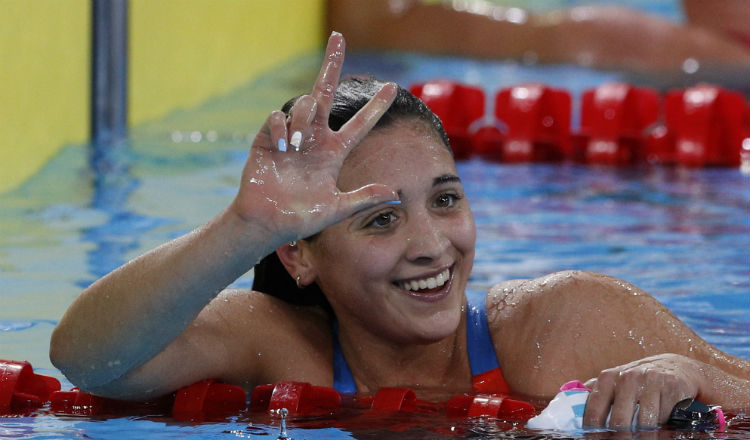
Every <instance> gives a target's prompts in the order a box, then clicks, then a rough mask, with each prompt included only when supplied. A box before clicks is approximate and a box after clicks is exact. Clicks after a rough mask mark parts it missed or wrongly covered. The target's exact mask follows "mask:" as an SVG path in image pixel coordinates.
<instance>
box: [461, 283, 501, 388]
mask: <svg viewBox="0 0 750 440" xmlns="http://www.w3.org/2000/svg"><path fill="white" fill-rule="evenodd" d="M486 301H487V299H486V296H485V294H484V292H481V291H480V292H470V291H467V292H466V307H467V311H466V349H467V350H468V352H469V365H470V366H471V375H472V376H476V375H478V374H481V373H484V372H486V371H488V370H492V369H495V368H500V363H499V362H498V361H497V354H496V353H495V346H494V345H493V344H492V336H491V335H490V326H489V324H488V323H487V310H486Z"/></svg>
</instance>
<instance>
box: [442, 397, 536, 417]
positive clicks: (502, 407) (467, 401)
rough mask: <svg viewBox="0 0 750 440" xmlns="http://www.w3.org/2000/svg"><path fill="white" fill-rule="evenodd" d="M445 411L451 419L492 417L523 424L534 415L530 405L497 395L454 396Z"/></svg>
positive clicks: (534, 412)
mask: <svg viewBox="0 0 750 440" xmlns="http://www.w3.org/2000/svg"><path fill="white" fill-rule="evenodd" d="M445 411H446V414H447V415H448V417H451V418H465V417H492V418H496V419H501V420H508V421H517V422H525V421H526V420H529V419H530V418H532V417H534V416H535V415H536V410H535V409H534V407H533V406H532V405H531V404H530V403H528V402H523V401H520V400H513V399H509V398H507V397H505V396H502V395H498V394H477V395H468V394H466V395H463V396H456V397H454V398H452V399H451V400H449V401H448V403H447V404H446V405H445Z"/></svg>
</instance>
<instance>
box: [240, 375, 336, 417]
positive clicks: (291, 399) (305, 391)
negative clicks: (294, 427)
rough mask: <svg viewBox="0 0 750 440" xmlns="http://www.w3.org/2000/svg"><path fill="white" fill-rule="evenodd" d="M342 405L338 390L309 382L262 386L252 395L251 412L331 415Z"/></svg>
mask: <svg viewBox="0 0 750 440" xmlns="http://www.w3.org/2000/svg"><path fill="white" fill-rule="evenodd" d="M340 405H341V395H340V394H339V393H338V392H337V391H336V390H334V389H333V388H327V387H318V386H313V385H310V384H309V383H307V382H279V383H276V384H268V385H260V386H257V387H255V389H253V392H252V394H251V395H250V410H251V411H278V410H280V409H281V408H286V409H287V410H289V414H290V415H293V416H295V415H298V416H310V415H320V414H326V413H331V412H334V411H336V409H338V408H339V406H340Z"/></svg>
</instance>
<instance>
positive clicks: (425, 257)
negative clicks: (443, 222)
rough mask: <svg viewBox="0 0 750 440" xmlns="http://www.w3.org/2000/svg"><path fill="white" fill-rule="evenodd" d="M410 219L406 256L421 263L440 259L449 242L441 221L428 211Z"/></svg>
mask: <svg viewBox="0 0 750 440" xmlns="http://www.w3.org/2000/svg"><path fill="white" fill-rule="evenodd" d="M409 220H410V221H409V223H410V224H409V225H408V228H407V233H408V236H407V237H406V258H407V259H408V260H409V261H412V262H416V263H421V264H424V263H429V262H431V261H434V260H436V259H439V258H440V257H441V256H442V255H443V254H444V253H445V251H446V249H447V247H448V244H449V240H448V238H447V237H446V235H445V234H444V231H443V230H442V229H441V228H440V224H439V222H437V221H435V219H433V218H432V217H431V216H430V215H429V214H427V213H425V214H423V215H419V216H417V217H414V216H412V217H411V218H410V219H409Z"/></svg>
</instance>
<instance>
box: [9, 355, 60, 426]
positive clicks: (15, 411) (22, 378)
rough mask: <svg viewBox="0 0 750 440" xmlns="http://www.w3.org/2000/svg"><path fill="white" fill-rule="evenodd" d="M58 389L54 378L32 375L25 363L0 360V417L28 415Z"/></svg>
mask: <svg viewBox="0 0 750 440" xmlns="http://www.w3.org/2000/svg"><path fill="white" fill-rule="evenodd" d="M59 389H60V381H58V380H57V379H55V378H54V377H48V376H43V375H41V374H34V369H33V368H32V367H31V364H30V363H28V362H27V361H22V362H17V361H7V360H0V415H23V414H28V413H30V412H32V411H34V410H35V409H37V408H39V407H41V406H42V405H44V404H45V403H46V402H47V401H48V400H49V396H50V394H52V392H54V391H57V390H59Z"/></svg>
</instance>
